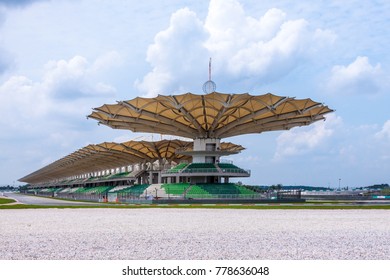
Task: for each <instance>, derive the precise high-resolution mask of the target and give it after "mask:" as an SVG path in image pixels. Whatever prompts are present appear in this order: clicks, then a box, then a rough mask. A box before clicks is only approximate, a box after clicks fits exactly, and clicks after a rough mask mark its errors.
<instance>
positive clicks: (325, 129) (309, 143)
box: [274, 114, 342, 160]
mask: <svg viewBox="0 0 390 280" xmlns="http://www.w3.org/2000/svg"><path fill="white" fill-rule="evenodd" d="M341 122H342V120H341V118H340V117H339V116H336V115H335V114H331V115H328V117H327V119H326V121H318V122H316V123H314V124H313V125H311V126H310V127H301V128H299V127H297V128H293V129H291V130H289V131H285V132H282V133H281V134H280V135H279V136H278V138H277V139H276V143H277V146H276V152H275V155H274V160H280V159H283V158H285V157H290V156H297V155H302V154H306V153H308V152H310V151H312V150H314V149H315V148H318V147H319V146H320V145H323V144H324V143H325V142H326V141H327V140H328V139H329V138H330V137H331V136H332V135H333V134H334V132H335V130H336V128H337V127H338V126H339V125H340V124H341Z"/></svg>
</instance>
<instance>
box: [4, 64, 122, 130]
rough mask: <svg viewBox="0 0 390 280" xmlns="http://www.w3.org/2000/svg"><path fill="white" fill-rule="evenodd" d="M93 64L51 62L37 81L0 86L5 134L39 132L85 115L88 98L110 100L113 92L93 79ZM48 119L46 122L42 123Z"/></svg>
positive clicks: (23, 80) (20, 80)
mask: <svg viewBox="0 0 390 280" xmlns="http://www.w3.org/2000/svg"><path fill="white" fill-rule="evenodd" d="M94 65H95V64H94V63H92V64H90V63H88V61H87V60H86V59H85V58H84V57H81V56H75V57H73V58H71V59H69V60H58V61H50V62H48V63H47V65H46V67H45V73H44V75H43V77H42V79H41V80H40V81H33V80H32V79H29V78H28V77H25V76H21V75H19V76H12V77H10V78H9V79H8V80H6V81H5V82H4V83H3V84H1V85H0V111H1V112H2V114H3V117H2V118H0V125H1V126H2V127H3V128H4V130H5V131H8V132H10V131H11V130H12V131H17V130H20V131H23V132H24V133H27V132H28V131H34V130H35V131H42V129H43V126H44V125H47V124H48V123H50V122H52V123H55V122H57V121H59V119H58V118H59V116H61V117H66V116H69V117H72V116H73V115H77V116H78V117H80V114H83V115H86V113H88V112H84V113H83V112H82V111H80V110H81V109H82V108H85V109H87V108H89V107H90V106H91V105H90V100H89V99H90V97H91V96H93V97H107V96H108V97H110V98H112V96H113V94H114V93H115V88H114V87H112V86H110V85H108V84H105V83H104V82H102V81H96V80H95V78H94V73H96V69H94ZM47 116H50V118H49V119H45V118H46V117H47Z"/></svg>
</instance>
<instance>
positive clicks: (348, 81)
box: [328, 56, 383, 94]
mask: <svg viewBox="0 0 390 280" xmlns="http://www.w3.org/2000/svg"><path fill="white" fill-rule="evenodd" d="M382 78H383V73H382V67H381V65H380V63H377V64H376V65H375V66H373V65H371V63H370V61H369V59H368V57H366V56H358V57H357V58H356V59H355V61H353V62H352V63H350V64H349V65H347V66H343V65H336V66H334V67H333V69H332V74H331V77H330V79H329V81H328V87H329V88H330V89H331V90H332V91H333V92H337V93H339V94H359V93H360V94H373V93H377V92H378V91H379V90H380V89H381V87H382Z"/></svg>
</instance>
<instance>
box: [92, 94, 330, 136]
mask: <svg viewBox="0 0 390 280" xmlns="http://www.w3.org/2000/svg"><path fill="white" fill-rule="evenodd" d="M332 111H333V110H331V109H329V108H328V107H327V106H325V105H323V104H322V103H319V102H315V101H313V100H311V99H309V98H308V99H295V98H291V97H283V96H277V95H274V94H271V93H267V94H264V95H251V94H248V93H244V94H226V93H219V92H212V93H209V94H205V95H197V94H193V93H186V94H181V95H169V96H164V95H158V96H157V97H154V98H146V97H137V98H134V99H132V100H127V101H119V102H117V104H112V105H110V104H104V105H103V106H101V107H98V108H95V109H93V112H92V114H90V115H89V116H88V118H93V119H96V120H97V121H98V122H99V124H104V125H107V126H109V127H111V128H114V129H128V130H131V131H134V132H151V133H160V134H167V135H175V136H182V137H186V138H191V139H198V138H218V139H222V138H227V137H231V136H236V135H242V134H249V133H261V132H265V131H274V130H286V129H290V128H292V127H295V126H304V125H309V124H311V123H313V122H315V121H318V120H322V119H324V115H325V114H327V113H330V112H332Z"/></svg>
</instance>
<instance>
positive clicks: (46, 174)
mask: <svg viewBox="0 0 390 280" xmlns="http://www.w3.org/2000/svg"><path fill="white" fill-rule="evenodd" d="M192 148H193V142H189V141H182V140H161V141H156V142H148V141H128V142H124V143H114V142H103V143H101V144H91V145H88V146H86V147H84V148H81V149H79V150H77V151H76V152H73V153H71V154H70V155H68V156H65V157H63V158H61V159H59V160H57V161H55V162H53V163H51V164H49V165H47V166H45V167H43V168H41V169H39V170H37V171H35V172H33V173H31V174H29V175H27V176H25V177H23V178H21V179H19V181H21V182H27V183H31V184H34V183H41V182H48V181H52V180H57V179H62V178H67V177H71V176H76V175H81V174H87V173H91V172H95V171H101V170H107V169H111V168H118V167H122V166H127V165H131V164H136V163H142V162H154V161H156V160H160V159H166V160H168V161H175V162H178V161H180V160H189V159H191V157H189V156H187V155H183V154H176V153H175V151H176V150H186V149H192ZM243 149H244V148H243V147H242V146H240V145H236V144H233V143H221V150H225V151H229V152H240V151H241V150H243Z"/></svg>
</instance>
